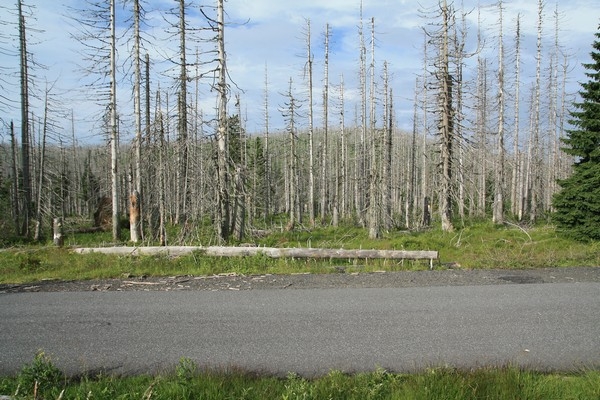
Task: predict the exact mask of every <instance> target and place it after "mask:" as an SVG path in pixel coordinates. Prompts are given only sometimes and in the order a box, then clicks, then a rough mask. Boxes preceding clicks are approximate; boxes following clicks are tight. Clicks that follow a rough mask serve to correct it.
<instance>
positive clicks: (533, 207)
mask: <svg viewBox="0 0 600 400" xmlns="http://www.w3.org/2000/svg"><path fill="white" fill-rule="evenodd" d="M543 10H544V2H543V0H539V1H538V24H537V53H536V69H535V95H534V96H535V97H534V99H533V100H534V107H533V113H534V118H533V124H534V126H533V143H532V146H533V148H532V151H533V154H532V158H531V162H532V164H533V165H532V168H530V171H531V173H532V174H533V176H532V177H531V178H530V180H531V196H530V206H529V220H530V221H531V222H535V221H536V220H537V218H538V201H539V200H538V198H539V190H540V183H541V182H540V174H541V171H540V167H541V161H540V146H539V145H540V108H541V105H540V102H541V89H540V86H541V70H542V66H541V64H542V24H543Z"/></svg>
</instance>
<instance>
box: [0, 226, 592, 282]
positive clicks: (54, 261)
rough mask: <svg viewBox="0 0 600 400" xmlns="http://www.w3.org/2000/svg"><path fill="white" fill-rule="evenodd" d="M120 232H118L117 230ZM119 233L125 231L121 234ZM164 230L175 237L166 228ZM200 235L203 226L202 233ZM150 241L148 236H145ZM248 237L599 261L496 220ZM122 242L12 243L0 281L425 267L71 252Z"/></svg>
mask: <svg viewBox="0 0 600 400" xmlns="http://www.w3.org/2000/svg"><path fill="white" fill-rule="evenodd" d="M124 234H125V235H126V232H124ZM125 237H126V236H125ZM171 237H178V238H182V235H181V232H177V231H172V232H171ZM207 237H209V236H208V234H207ZM148 244H152V243H148ZM172 244H176V245H210V244H211V243H210V242H209V241H208V240H206V239H205V238H204V237H203V235H202V232H201V231H200V230H199V231H198V232H197V233H196V234H195V236H194V237H186V238H185V239H179V240H178V241H176V242H174V243H172ZM251 244H252V245H256V246H268V247H321V248H334V249H339V248H344V249H393V250H437V251H439V254H440V260H439V261H440V262H439V263H437V264H435V268H448V267H449V266H451V267H453V268H466V269H473V268H540V267H568V266H599V265H600V242H597V241H594V242H587V243H582V242H578V241H575V240H571V239H569V238H565V237H564V236H561V235H559V234H557V232H556V230H555V229H554V227H552V226H550V225H539V226H533V227H522V226H516V225H511V224H505V225H503V226H497V225H494V224H492V223H490V222H481V223H472V224H468V225H465V226H463V227H462V228H461V229H457V230H456V231H454V232H443V231H441V230H440V229H431V230H425V231H421V232H405V231H393V232H388V233H386V234H385V235H384V236H383V237H382V238H381V239H369V238H368V234H367V232H366V231H365V230H364V229H361V228H354V227H345V228H343V227H338V228H333V227H324V228H315V229H313V230H302V229H297V230H295V231H291V232H287V231H283V230H282V231H277V232H272V233H270V234H268V235H264V234H263V235H261V237H256V238H255V239H254V240H252V241H251ZM112 245H127V242H126V241H125V240H124V241H123V242H120V243H114V242H113V241H112V240H111V238H110V232H105V233H79V234H69V235H66V237H65V247H64V248H57V247H54V246H53V245H52V244H51V243H50V242H49V243H46V244H42V245H24V244H21V245H15V244H14V243H13V244H12V245H10V246H9V247H5V249H4V250H3V251H1V252H0V283H28V282H35V281H40V280H47V279H57V280H88V279H107V278H119V277H122V276H123V275H124V274H125V275H130V276H175V275H213V274H219V273H238V274H246V275H251V274H265V273H269V274H289V273H305V272H309V273H330V272H339V271H340V267H343V270H344V271H345V272H347V273H351V272H365V273H366V272H372V271H382V270H383V271H399V270H415V269H427V268H429V263H428V261H410V260H404V261H391V260H333V261H330V260H312V259H271V258H269V257H266V256H255V257H229V258H227V257H223V258H215V257H206V256H203V255H201V254H199V253H197V254H191V255H188V256H182V257H177V258H171V257H167V256H139V257H123V256H115V255H104V254H82V255H80V254H75V253H73V252H72V251H71V250H70V248H72V247H94V246H112Z"/></svg>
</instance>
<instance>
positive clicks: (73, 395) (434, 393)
mask: <svg viewBox="0 0 600 400" xmlns="http://www.w3.org/2000/svg"><path fill="white" fill-rule="evenodd" d="M0 394H3V395H11V396H13V398H14V399H42V398H43V399H59V398H61V399H62V398H64V399H107V400H108V399H110V400H113V399H261V400H262V399H290V400H291V399H361V400H362V399H445V400H451V399H461V400H462V399H467V400H468V399H540V400H541V399H597V398H600V372H598V371H581V372H578V373H570V374H560V373H541V372H533V371H525V370H522V369H519V368H516V367H511V366H507V367H500V368H482V369H475V370H457V369H451V368H435V369H429V370H426V371H422V372H420V373H416V374H395V373H390V372H387V371H385V370H383V369H378V370H376V371H373V372H369V373H358V374H353V375H349V374H344V373H342V372H339V371H331V372H330V373H329V374H327V375H325V376H322V377H319V378H315V379H306V378H303V377H300V376H298V375H295V374H289V375H288V376H287V377H284V378H282V377H275V376H259V375H255V374H248V373H244V372H243V371H235V370H232V371H221V372H215V371H200V370H199V369H198V366H197V365H196V363H195V362H194V361H193V360H190V359H186V358H182V359H181V361H180V362H179V364H178V365H177V366H176V367H175V369H174V371H172V372H169V373H166V374H163V375H139V376H130V377H118V376H108V375H102V374H100V375H97V376H78V377H70V378H69V377H66V376H65V375H64V374H62V372H60V370H58V369H57V368H56V367H55V366H54V365H53V364H52V360H51V359H50V358H49V357H47V356H46V355H45V354H44V353H39V354H38V355H37V356H36V357H35V358H34V360H33V362H32V363H31V364H28V365H25V366H24V367H23V368H22V369H21V371H20V372H19V373H18V374H17V375H16V376H14V377H0Z"/></svg>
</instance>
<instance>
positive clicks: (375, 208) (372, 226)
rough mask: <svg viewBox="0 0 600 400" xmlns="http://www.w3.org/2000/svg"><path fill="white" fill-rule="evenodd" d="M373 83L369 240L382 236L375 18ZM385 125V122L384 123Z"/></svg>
mask: <svg viewBox="0 0 600 400" xmlns="http://www.w3.org/2000/svg"><path fill="white" fill-rule="evenodd" d="M370 68H371V82H370V99H369V100H370V105H371V108H370V113H369V114H370V119H369V120H370V121H369V122H370V123H369V126H370V131H371V132H370V135H369V136H370V144H371V154H370V159H371V160H370V162H371V165H370V168H369V238H371V239H375V238H378V237H380V235H381V209H382V204H381V196H380V189H381V185H380V178H381V175H380V171H379V161H380V157H379V152H380V143H379V142H380V141H379V138H378V135H377V132H376V130H375V106H376V103H375V18H372V19H371V66H370ZM384 123H385V122H384Z"/></svg>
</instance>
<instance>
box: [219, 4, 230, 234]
mask: <svg viewBox="0 0 600 400" xmlns="http://www.w3.org/2000/svg"><path fill="white" fill-rule="evenodd" d="M217 25H218V31H217V51H218V62H219V66H218V68H217V71H218V83H217V92H218V94H219V98H218V108H217V113H218V116H217V118H218V124H219V125H218V128H217V167H218V177H219V178H218V179H219V183H218V190H217V218H216V229H217V237H218V239H219V240H221V241H227V239H228V238H229V235H230V232H229V226H230V222H229V220H230V208H231V207H230V200H229V193H228V188H229V170H228V162H227V160H228V158H229V154H228V137H227V136H228V135H227V82H226V75H227V66H226V60H225V23H224V10H223V0H218V3H217Z"/></svg>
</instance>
